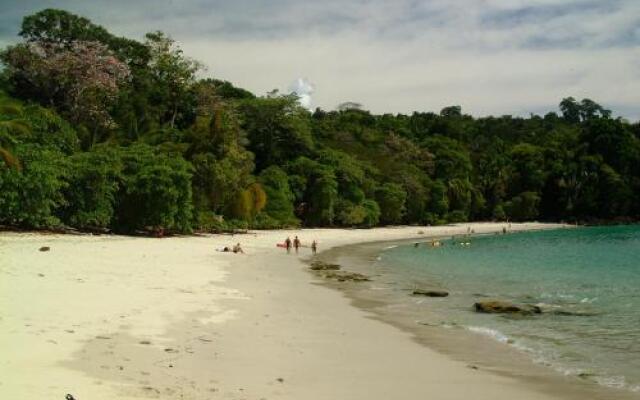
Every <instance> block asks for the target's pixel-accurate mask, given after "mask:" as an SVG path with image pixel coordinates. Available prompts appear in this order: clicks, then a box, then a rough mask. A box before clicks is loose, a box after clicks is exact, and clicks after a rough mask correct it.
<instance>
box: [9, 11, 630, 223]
mask: <svg viewBox="0 0 640 400" xmlns="http://www.w3.org/2000/svg"><path fill="white" fill-rule="evenodd" d="M19 35H20V37H21V38H22V40H21V42H19V43H18V44H15V45H12V46H9V47H7V48H5V49H3V50H2V51H1V52H0V60H1V62H2V70H1V73H0V225H4V226H10V227H15V228H25V229H41V228H49V229H50V228H59V227H73V228H77V229H81V230H98V231H106V230H110V231H114V232H122V233H132V232H136V231H157V230H163V231H167V232H176V233H188V232H192V231H194V230H198V231H219V230H224V229H233V228H248V227H251V228H280V227H291V226H347V227H372V226H377V225H386V224H444V223H449V222H463V221H474V220H498V221H506V220H510V221H523V220H533V219H537V220H566V221H573V220H581V221H590V220H616V219H624V220H629V219H637V218H638V216H640V125H639V124H638V123H637V122H636V123H630V122H628V121H626V120H624V119H621V118H614V117H613V116H612V114H611V112H610V111H609V110H606V109H604V108H603V107H602V106H600V105H599V104H597V103H595V102H593V101H591V100H589V99H583V100H581V101H578V100H576V99H574V98H572V97H568V98H565V99H563V100H562V101H561V102H560V106H559V112H558V113H554V112H552V113H548V114H546V115H544V116H539V115H531V116H530V117H528V118H520V117H512V116H501V117H485V118H474V117H472V116H469V115H466V114H463V113H462V110H461V108H460V107H458V106H451V107H447V108H445V109H443V110H442V111H440V112H439V113H433V112H424V113H413V114H411V115H403V114H397V115H392V114H384V115H374V114H371V113H370V112H368V111H364V110H360V109H357V108H351V109H349V108H346V109H343V110H341V111H325V110H321V109H317V110H316V111H315V112H309V111H307V110H305V109H303V108H302V107H301V106H300V105H299V104H298V101H297V98H296V96H295V95H290V94H279V93H277V92H275V91H274V92H271V93H269V94H267V95H265V96H256V95H254V94H252V93H251V92H249V91H247V90H244V89H241V88H238V87H236V86H234V85H233V84H231V83H229V82H226V81H223V80H218V79H199V78H198V76H199V74H198V72H199V71H200V70H201V68H202V67H201V65H200V63H198V62H197V61H195V60H193V59H191V58H189V57H188V56H186V55H185V54H183V52H182V50H181V49H180V48H179V47H178V46H177V45H176V43H175V42H174V41H173V40H172V39H171V38H170V37H169V36H167V35H166V34H164V33H162V32H152V33H149V34H147V35H146V36H145V38H144V41H142V42H140V41H136V40H131V39H127V38H122V37H117V36H114V35H113V34H111V33H109V31H107V30H106V29H105V28H103V27H101V26H98V25H95V24H93V23H92V22H91V21H89V20H87V19H85V18H82V17H79V16H76V15H73V14H70V13H68V12H66V11H61V10H53V9H47V10H43V11H41V12H38V13H36V14H34V15H30V16H27V17H25V18H24V20H23V23H22V29H21V31H20V33H19Z"/></svg>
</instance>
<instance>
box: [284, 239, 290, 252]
mask: <svg viewBox="0 0 640 400" xmlns="http://www.w3.org/2000/svg"><path fill="white" fill-rule="evenodd" d="M284 247H286V248H287V253H289V252H291V239H290V238H289V237H288V236H287V240H285V241H284Z"/></svg>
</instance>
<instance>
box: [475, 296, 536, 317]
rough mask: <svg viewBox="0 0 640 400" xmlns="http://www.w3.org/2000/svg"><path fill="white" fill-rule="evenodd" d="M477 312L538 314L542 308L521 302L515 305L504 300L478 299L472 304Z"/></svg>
mask: <svg viewBox="0 0 640 400" xmlns="http://www.w3.org/2000/svg"><path fill="white" fill-rule="evenodd" d="M473 307H474V308H475V310H476V311H477V312H482V313H491V314H520V315H531V314H540V313H541V312H542V310H541V309H540V307H538V306H534V305H530V304H523V305H516V304H513V303H509V302H506V301H497V300H491V301H479V302H477V303H475V304H474V305H473Z"/></svg>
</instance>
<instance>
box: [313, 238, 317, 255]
mask: <svg viewBox="0 0 640 400" xmlns="http://www.w3.org/2000/svg"><path fill="white" fill-rule="evenodd" d="M311 252H312V253H313V254H316V253H317V252H318V242H316V241H315V240H314V241H313V242H311Z"/></svg>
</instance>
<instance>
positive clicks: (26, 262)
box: [0, 223, 566, 400]
mask: <svg viewBox="0 0 640 400" xmlns="http://www.w3.org/2000/svg"><path fill="white" fill-rule="evenodd" d="M469 226H470V227H471V229H473V230H474V231H475V232H476V233H482V232H493V231H501V230H502V228H503V227H504V226H505V224H493V223H482V224H461V225H458V226H446V227H399V228H379V229H372V230H343V229H340V230H338V229H335V230H334V229H312V230H298V231H257V232H252V233H250V234H244V235H235V236H233V237H232V236H231V235H210V236H194V237H172V238H163V239H152V238H134V237H124V236H67V235H45V234H35V233H2V234H0V351H1V354H2V357H1V359H0V398H2V399H16V400H30V399H34V400H36V399H38V400H44V399H46V400H57V399H64V396H65V394H67V393H70V394H72V395H73V396H74V397H75V399H77V400H103V399H104V400H106V399H110V400H111V399H148V398H161V399H218V398H220V399H256V400H258V399H291V400H293V399H296V400H303V399H327V400H328V399H369V400H375V399H414V398H432V399H467V398H473V399H475V400H483V399H487V400H489V399H491V400H499V399H524V400H527V399H555V398H558V399H561V398H566V396H563V395H562V394H561V393H550V392H551V391H549V390H545V391H541V390H538V389H536V388H533V387H531V386H530V385H526V384H524V383H523V382H522V381H521V380H519V379H514V378H510V377H506V376H501V375H498V374H493V373H491V372H488V371H484V370H482V369H480V370H475V369H471V368H469V367H468V365H467V364H466V363H463V362H460V361H455V360H453V359H452V358H450V357H447V356H446V355H443V354H441V353H438V352H436V351H433V350H431V349H429V348H427V347H425V346H423V345H420V344H418V343H416V342H415V341H413V340H412V338H411V335H410V334H408V333H406V332H403V331H401V330H400V329H397V328H395V327H393V326H391V325H388V324H385V323H383V322H380V321H377V320H375V319H372V318H368V316H367V313H366V312H364V311H361V310H359V309H357V308H355V307H353V306H352V305H351V304H350V302H349V300H348V299H347V298H346V297H344V296H343V295H342V294H341V293H340V292H338V291H335V290H332V289H330V288H327V287H325V286H322V285H317V284H314V282H316V281H317V280H318V278H317V277H315V276H314V275H312V274H310V273H309V272H308V271H307V265H305V264H303V263H302V262H301V260H302V259H304V258H307V257H309V256H310V250H309V249H308V248H303V249H302V250H301V252H300V254H299V255H296V254H295V253H293V252H292V254H290V255H287V254H286V252H285V251H284V250H283V249H281V248H277V247H276V243H277V242H282V241H283V240H284V238H286V237H287V236H291V237H292V238H293V236H294V235H299V236H300V238H301V239H302V241H303V243H306V244H308V243H309V242H310V241H311V240H313V239H316V240H318V242H319V250H320V251H322V250H326V249H328V248H331V247H335V246H340V245H346V244H351V243H359V242H367V241H381V240H397V239H406V238H424V237H427V236H434V235H442V236H450V235H452V234H463V233H466V232H467V229H468V227H469ZM553 227H557V225H548V224H537V223H529V224H513V225H512V230H514V231H515V230H527V229H545V228H553ZM419 232H422V233H419ZM237 242H240V243H241V244H242V247H243V248H244V250H245V254H232V253H223V252H218V251H216V250H215V249H216V248H221V247H224V246H232V245H234V244H235V243H237ZM42 246H49V247H50V250H49V251H44V252H42V251H39V248H40V247H42Z"/></svg>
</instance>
